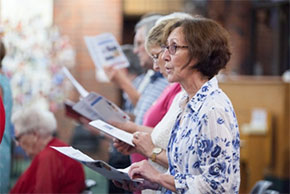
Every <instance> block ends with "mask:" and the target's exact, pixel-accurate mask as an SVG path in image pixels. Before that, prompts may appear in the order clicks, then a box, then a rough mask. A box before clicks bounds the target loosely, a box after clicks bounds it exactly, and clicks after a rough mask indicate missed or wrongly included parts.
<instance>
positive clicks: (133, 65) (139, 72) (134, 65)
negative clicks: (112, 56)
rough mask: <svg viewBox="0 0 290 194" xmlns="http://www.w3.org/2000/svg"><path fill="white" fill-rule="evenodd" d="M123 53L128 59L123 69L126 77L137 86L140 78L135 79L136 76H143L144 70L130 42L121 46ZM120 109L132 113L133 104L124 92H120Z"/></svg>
mask: <svg viewBox="0 0 290 194" xmlns="http://www.w3.org/2000/svg"><path fill="white" fill-rule="evenodd" d="M121 48H122V51H123V53H124V54H125V56H126V58H127V59H128V61H129V64H130V65H129V67H127V68H126V69H125V71H126V77H128V78H129V80H130V81H131V83H132V84H133V86H134V88H138V86H139V84H140V81H141V80H140V79H136V78H137V77H138V76H141V77H143V73H144V70H143V68H142V67H141V66H140V61H139V58H138V56H137V55H136V54H135V53H134V46H133V45H131V44H125V45H122V46H121ZM121 108H122V110H124V111H125V112H126V113H127V114H129V115H131V116H132V115H133V113H134V105H133V104H132V102H131V100H130V98H129V96H128V94H127V93H126V92H124V91H123V92H122V106H121Z"/></svg>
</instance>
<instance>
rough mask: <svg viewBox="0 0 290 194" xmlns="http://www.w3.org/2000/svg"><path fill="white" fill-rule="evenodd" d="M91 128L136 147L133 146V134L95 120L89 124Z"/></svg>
mask: <svg viewBox="0 0 290 194" xmlns="http://www.w3.org/2000/svg"><path fill="white" fill-rule="evenodd" d="M89 124H90V125H91V126H93V127H95V128H97V129H99V130H101V131H103V132H105V133H106V134H108V135H110V136H112V137H115V138H117V139H119V140H121V141H123V142H125V143H127V144H129V145H131V146H135V145H134V144H133V141H132V140H133V134H131V133H128V132H126V131H123V130H121V129H119V128H117V127H114V126H112V125H110V124H108V123H106V122H104V121H101V120H95V121H91V122H90V123H89Z"/></svg>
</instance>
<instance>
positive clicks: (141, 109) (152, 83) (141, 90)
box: [105, 15, 168, 193]
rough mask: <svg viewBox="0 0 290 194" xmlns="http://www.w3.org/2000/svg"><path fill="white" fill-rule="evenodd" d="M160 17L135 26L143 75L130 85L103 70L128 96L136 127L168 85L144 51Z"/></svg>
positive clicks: (121, 76) (115, 73) (122, 77)
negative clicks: (152, 29)
mask: <svg viewBox="0 0 290 194" xmlns="http://www.w3.org/2000/svg"><path fill="white" fill-rule="evenodd" d="M160 17H161V16H160V15H151V16H147V17H144V18H142V19H141V20H140V21H139V22H138V23H137V24H136V26H135V37H134V53H135V54H137V56H138V58H139V61H140V66H141V67H142V68H144V70H145V73H143V74H141V75H139V76H137V77H136V78H135V79H134V80H133V83H132V82H131V81H130V80H129V78H128V77H127V76H126V74H125V73H124V72H123V71H122V70H120V69H113V68H107V69H106V68H105V72H106V73H107V75H108V77H109V78H110V80H111V81H113V82H114V83H115V84H116V85H118V86H119V87H120V88H121V89H122V90H123V91H124V92H125V93H126V94H127V95H128V98H129V100H130V101H131V103H132V105H133V106H134V115H133V116H134V117H135V119H134V117H133V118H132V120H135V123H136V124H138V125H141V124H143V117H144V114H145V113H146V111H147V110H148V109H149V108H150V107H151V105H152V104H153V103H154V102H155V101H156V99H157V98H158V97H159V96H160V94H161V93H162V92H163V90H164V89H165V88H166V86H167V85H168V82H167V80H166V79H165V78H164V77H163V76H162V75H161V73H160V72H154V71H153V70H152V69H153V60H152V58H151V57H150V56H149V55H148V53H147V52H146V49H145V40H146V36H147V35H148V33H149V31H150V29H151V28H152V27H153V26H154V25H155V22H156V21H157V20H158V19H159V18H160ZM151 127H154V126H151ZM114 149H115V148H114ZM110 157H113V155H112V156H110ZM142 159H144V157H141V158H140V156H137V155H136V154H134V155H133V156H131V162H132V163H133V162H136V161H140V160H142ZM113 166H114V165H113ZM111 189H112V190H114V189H117V188H115V187H114V185H113V184H112V183H111V182H110V189H109V190H110V193H115V192H117V191H118V192H119V193H121V192H122V191H121V190H120V189H119V190H118V189H117V190H114V191H112V190H111Z"/></svg>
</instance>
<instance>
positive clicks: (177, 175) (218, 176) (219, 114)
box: [166, 77, 240, 193]
mask: <svg viewBox="0 0 290 194" xmlns="http://www.w3.org/2000/svg"><path fill="white" fill-rule="evenodd" d="M181 104H182V103H181ZM183 104H184V105H185V106H184V107H183V108H181V110H180V114H179V116H178V118H177V120H176V123H175V126H174V127H173V129H172V132H171V137H170V140H169V143H168V148H167V149H168V150H167V151H168V161H169V172H170V174H171V175H173V176H174V179H175V187H176V189H177V193H238V192H239V186H240V136H239V128H238V123H237V118H236V115H235V112H234V109H233V106H232V104H231V101H230V100H229V98H228V97H227V96H226V94H225V93H224V92H223V91H222V90H221V89H220V88H219V87H218V82H217V79H216V78H215V77H214V78H212V79H211V80H209V81H208V82H206V83H205V84H204V85H203V86H202V87H201V88H200V90H199V91H198V92H197V93H196V94H195V96H194V97H193V98H192V99H190V100H189V102H188V103H186V102H183ZM166 193H171V191H168V190H167V191H166Z"/></svg>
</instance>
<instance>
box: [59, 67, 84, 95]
mask: <svg viewBox="0 0 290 194" xmlns="http://www.w3.org/2000/svg"><path fill="white" fill-rule="evenodd" d="M62 71H63V73H64V74H65V76H66V77H67V78H68V79H69V80H70V81H71V83H72V84H73V86H74V87H75V88H76V89H77V91H78V92H79V93H80V95H81V96H82V97H83V98H84V97H86V96H87V95H88V94H89V92H88V91H87V90H85V88H84V87H83V86H82V85H81V84H79V82H78V81H77V80H76V79H75V78H74V77H73V76H72V74H71V73H70V72H69V70H68V69H67V68H66V67H63V68H62Z"/></svg>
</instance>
